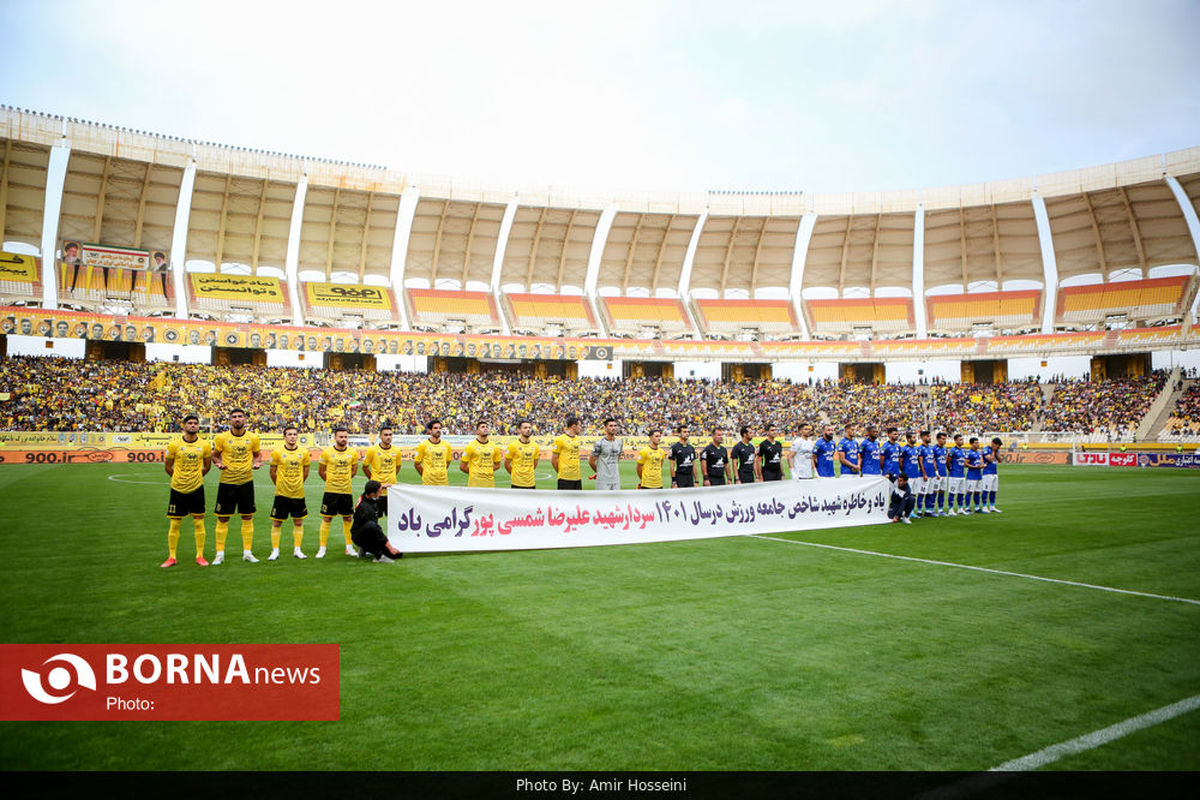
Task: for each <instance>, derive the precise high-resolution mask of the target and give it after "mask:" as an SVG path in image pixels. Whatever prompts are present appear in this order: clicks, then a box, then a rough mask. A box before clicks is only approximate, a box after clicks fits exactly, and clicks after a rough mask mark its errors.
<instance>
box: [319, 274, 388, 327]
mask: <svg viewBox="0 0 1200 800" xmlns="http://www.w3.org/2000/svg"><path fill="white" fill-rule="evenodd" d="M300 301H301V303H303V304H304V316H305V318H306V319H311V320H329V321H334V320H340V319H343V318H344V317H347V316H355V317H362V318H363V319H364V320H375V321H377V322H392V321H394V320H396V304H395V302H394V301H393V299H392V290H391V289H389V288H388V287H386V286H357V285H354V284H344V283H322V282H317V281H309V282H305V283H303V284H301V288H300Z"/></svg>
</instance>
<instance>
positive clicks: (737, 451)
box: [729, 425, 762, 483]
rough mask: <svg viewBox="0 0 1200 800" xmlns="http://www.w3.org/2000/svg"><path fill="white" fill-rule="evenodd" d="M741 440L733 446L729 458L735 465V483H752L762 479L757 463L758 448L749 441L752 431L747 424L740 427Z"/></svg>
mask: <svg viewBox="0 0 1200 800" xmlns="http://www.w3.org/2000/svg"><path fill="white" fill-rule="evenodd" d="M741 434H742V440H741V441H740V442H738V443H737V444H735V445H734V446H733V450H732V451H730V454H729V456H730V458H732V459H733V463H734V464H736V465H737V483H754V482H755V481H759V480H762V470H761V469H760V467H759V465H758V450H756V449H754V445H753V444H751V443H750V439H751V438H752V436H753V431H751V430H750V426H749V425H743V426H742V429H741Z"/></svg>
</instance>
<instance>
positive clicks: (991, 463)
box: [980, 438, 1004, 514]
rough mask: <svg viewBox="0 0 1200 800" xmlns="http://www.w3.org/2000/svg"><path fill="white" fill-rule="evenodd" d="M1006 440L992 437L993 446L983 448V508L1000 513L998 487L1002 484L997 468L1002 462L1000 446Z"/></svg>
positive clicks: (981, 487)
mask: <svg viewBox="0 0 1200 800" xmlns="http://www.w3.org/2000/svg"><path fill="white" fill-rule="evenodd" d="M1003 445H1004V442H1002V441H1000V439H999V438H994V439H992V446H991V447H985V448H983V479H982V480H983V483H982V485H981V486H980V489H981V490H982V492H983V510H984V511H985V512H991V513H994V514H999V513H1001V512H1000V509H998V508H996V489H998V488H999V486H1000V474H999V472H998V470H997V467H998V465H999V464H1000V448H1001V447H1002V446H1003Z"/></svg>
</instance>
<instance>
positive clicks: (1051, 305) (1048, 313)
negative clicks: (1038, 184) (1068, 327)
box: [1033, 189, 1058, 333]
mask: <svg viewBox="0 0 1200 800" xmlns="http://www.w3.org/2000/svg"><path fill="white" fill-rule="evenodd" d="M1033 218H1034V219H1035V220H1036V221H1037V232H1038V242H1039V243H1040V244H1041V250H1042V277H1043V283H1044V284H1045V288H1044V289H1043V292H1042V294H1043V295H1044V301H1045V302H1044V303H1043V305H1042V333H1054V309H1055V306H1056V305H1057V303H1058V259H1056V258H1055V256H1054V240H1053V238H1052V236H1051V233H1050V216H1049V215H1048V214H1047V213H1046V202H1045V201H1044V200H1042V198H1041V197H1040V196H1039V195H1038V194H1037V190H1036V189H1035V190H1034V195H1033Z"/></svg>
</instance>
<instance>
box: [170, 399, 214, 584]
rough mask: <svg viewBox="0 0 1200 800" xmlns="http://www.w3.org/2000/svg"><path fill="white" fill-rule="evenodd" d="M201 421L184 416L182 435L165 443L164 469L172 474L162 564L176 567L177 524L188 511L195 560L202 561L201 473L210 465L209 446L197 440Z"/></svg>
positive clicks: (202, 488) (192, 416) (202, 510)
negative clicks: (167, 526)
mask: <svg viewBox="0 0 1200 800" xmlns="http://www.w3.org/2000/svg"><path fill="white" fill-rule="evenodd" d="M199 430H200V420H199V418H198V417H196V415H195V414H188V415H187V416H186V417H184V418H183V435H182V436H180V437H179V438H177V439H172V440H171V442H170V444H168V445H167V456H166V464H165V466H166V470H167V474H168V475H170V476H171V498H170V500H168V501H167V519H168V520H170V528H169V529H168V530H167V560H166V561H164V562H163V563H162V564H161V566H164V567H173V566H175V553H176V549H177V548H178V547H179V527H180V524H181V521H182V520H183V518H184V517H185V516H187V515H188V514H191V515H192V525H194V526H195V531H196V563H197V564H199V565H200V566H202V567H207V566H208V562H207V561H205V560H204V475H205V473H207V472H208V470H209V467H211V466H212V445H210V444H209V443H208V442H206V441H203V440H201V439H200V436H199V435H198V433H197V432H198V431H199Z"/></svg>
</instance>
